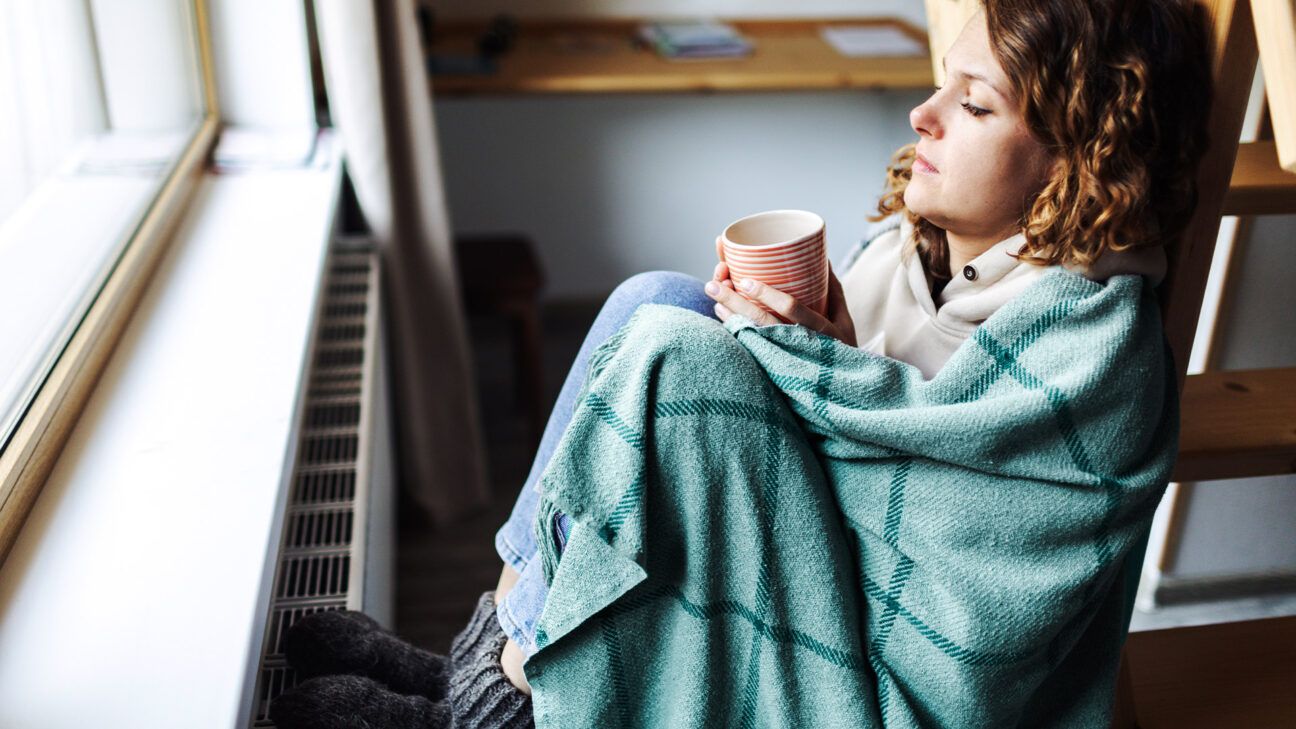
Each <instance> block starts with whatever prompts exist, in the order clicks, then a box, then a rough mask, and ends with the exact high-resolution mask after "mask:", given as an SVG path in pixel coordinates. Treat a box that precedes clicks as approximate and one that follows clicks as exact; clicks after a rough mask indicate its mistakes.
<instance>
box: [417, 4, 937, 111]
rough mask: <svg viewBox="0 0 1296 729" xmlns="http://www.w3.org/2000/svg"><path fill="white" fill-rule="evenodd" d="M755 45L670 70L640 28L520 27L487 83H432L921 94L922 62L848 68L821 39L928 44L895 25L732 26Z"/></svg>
mask: <svg viewBox="0 0 1296 729" xmlns="http://www.w3.org/2000/svg"><path fill="white" fill-rule="evenodd" d="M729 22H730V23H731V24H732V25H733V26H735V27H736V28H737V29H738V30H739V31H740V32H741V33H742V34H743V35H745V36H747V37H749V38H751V39H752V40H753V41H755V44H756V50H755V52H754V53H753V54H752V55H751V56H749V57H746V58H735V59H709V60H701V61H669V60H666V59H663V58H661V57H659V56H658V55H657V54H656V53H655V52H654V51H652V50H650V49H648V48H645V47H642V46H641V45H640V44H638V43H636V42H635V41H634V37H635V31H636V28H637V26H638V22H637V21H629V20H621V21H615V20H612V21H584V22H578V21H524V22H523V23H522V24H521V26H520V28H519V31H518V36H517V39H516V42H515V44H514V47H513V48H512V49H510V50H509V51H508V52H507V53H505V54H504V55H503V56H501V57H500V58H499V59H498V64H499V65H498V71H497V72H496V73H493V74H479V75H472V74H457V75H447V74H438V75H436V76H435V77H434V78H433V80H432V88H433V91H434V92H435V93H436V94H438V95H463V94H501V93H504V94H516V93H577V94H580V93H651V92H680V91H789V90H816V89H817V90H824V89H861V88H864V89H868V88H876V89H882V88H889V89H893V88H903V89H912V88H927V87H930V86H931V85H932V74H931V65H930V61H929V58H928V56H927V54H926V53H925V52H924V53H921V54H919V55H914V56H908V57H878V58H848V57H846V56H843V55H841V54H840V53H838V52H837V51H836V50H834V49H833V48H832V47H831V46H830V45H828V44H827V43H826V42H824V41H823V39H822V38H820V36H819V30H820V29H821V28H822V27H825V26H830V25H890V26H892V27H895V28H898V29H899V30H901V31H902V32H903V33H905V34H906V35H909V36H910V37H912V38H914V40H917V41H919V43H920V46H921V47H922V48H924V49H925V48H926V43H927V36H926V35H925V34H924V33H923V32H922V31H921V30H918V29H917V28H914V27H913V26H911V25H909V24H907V23H904V22H902V21H898V20H897V21H892V20H889V19H881V20H879V19H876V18H861V19H823V20H805V21H793V20H776V21H742V20H731V21H729ZM484 29H485V27H484V26H483V25H481V24H454V25H447V26H445V27H439V28H438V29H437V31H436V39H435V41H434V44H433V46H432V48H431V49H430V51H431V52H432V53H434V54H438V55H440V54H469V55H471V54H474V53H475V45H474V44H475V43H476V39H477V38H478V37H480V36H481V33H482V32H483V30H484Z"/></svg>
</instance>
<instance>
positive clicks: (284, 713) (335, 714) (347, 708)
mask: <svg viewBox="0 0 1296 729" xmlns="http://www.w3.org/2000/svg"><path fill="white" fill-rule="evenodd" d="M270 718H271V719H272V720H273V721H274V723H275V726H277V727H279V729H355V728H356V727H384V729H450V727H452V726H453V724H452V721H453V718H452V716H451V714H450V702H449V701H445V700H442V701H432V700H430V699H428V698H425V697H423V696H406V695H405V694H398V693H396V692H395V691H391V690H389V689H388V688H387V687H385V686H383V685H382V684H380V683H378V682H377V681H374V680H373V679H371V678H365V677H363V676H322V677H320V678H312V679H311V680H309V681H306V682H305V683H302V684H298V685H297V686H294V687H293V688H291V689H289V690H287V691H285V692H284V693H283V694H281V695H280V696H279V698H277V699H275V700H274V701H272V702H271V703H270Z"/></svg>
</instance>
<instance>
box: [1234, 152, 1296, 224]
mask: <svg viewBox="0 0 1296 729" xmlns="http://www.w3.org/2000/svg"><path fill="white" fill-rule="evenodd" d="M1276 145H1277V143H1276V142H1274V141H1261V142H1249V143H1247V144H1242V145H1239V146H1238V153H1237V161H1236V162H1235V163H1234V164H1233V176H1232V178H1230V180H1229V187H1228V192H1226V193H1225V194H1224V208H1223V211H1224V215H1279V214H1283V213H1296V174H1294V173H1291V172H1287V171H1285V170H1283V168H1282V167H1280V166H1279V164H1278V148H1277V146H1276Z"/></svg>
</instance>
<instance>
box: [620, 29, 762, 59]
mask: <svg viewBox="0 0 1296 729" xmlns="http://www.w3.org/2000/svg"><path fill="white" fill-rule="evenodd" d="M639 39H640V40H642V41H643V42H644V43H646V44H647V45H648V46H649V47H651V48H653V49H654V50H656V51H657V53H658V54H660V55H661V56H662V57H663V58H669V59H673V60H685V59H696V58H735V57H740V56H746V55H749V54H750V53H751V52H752V42H751V41H750V40H748V39H746V38H744V37H743V36H742V35H741V34H739V33H738V31H737V30H736V29H735V28H734V27H733V26H731V25H728V24H727V23H719V22H716V21H709V20H697V21H679V20H671V21H659V22H652V23H644V24H643V25H641V26H639Z"/></svg>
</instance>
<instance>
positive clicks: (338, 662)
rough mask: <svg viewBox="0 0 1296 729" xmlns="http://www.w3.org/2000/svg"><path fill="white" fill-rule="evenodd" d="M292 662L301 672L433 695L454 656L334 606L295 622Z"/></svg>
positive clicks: (440, 691) (289, 651) (288, 650)
mask: <svg viewBox="0 0 1296 729" xmlns="http://www.w3.org/2000/svg"><path fill="white" fill-rule="evenodd" d="M284 653H285V654H286V655H287V658H288V663H289V664H291V665H292V667H293V668H294V669H296V671H297V674H298V675H299V676H301V677H303V678H312V677H314V676H328V675H333V674H352V675H356V676H366V677H368V678H372V679H375V680H377V681H379V682H381V683H384V684H386V685H387V688H390V689H391V690H393V691H395V692H397V693H401V694H409V695H411V696H426V697H427V698H429V699H432V700H433V701H437V700H440V699H442V698H444V697H445V695H446V681H447V679H448V675H447V674H449V672H450V660H449V659H448V658H446V657H445V656H440V655H437V654H435V653H432V652H430V651H425V650H423V649H422V648H418V647H416V646H413V645H410V644H409V643H407V642H405V641H403V640H401V639H400V638H397V637H396V636H394V635H392V634H391V633H389V632H387V631H386V630H383V629H382V627H381V626H380V625H378V623H377V621H375V620H374V619H373V618H370V617H369V616H367V615H365V614H364V613H358V612H354V611H351V610H330V611H328V612H319V613H312V614H310V615H307V616H305V617H303V618H301V619H300V620H297V621H296V622H294V623H293V625H292V627H291V628H289V629H288V635H287V636H286V637H285V640H284Z"/></svg>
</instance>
